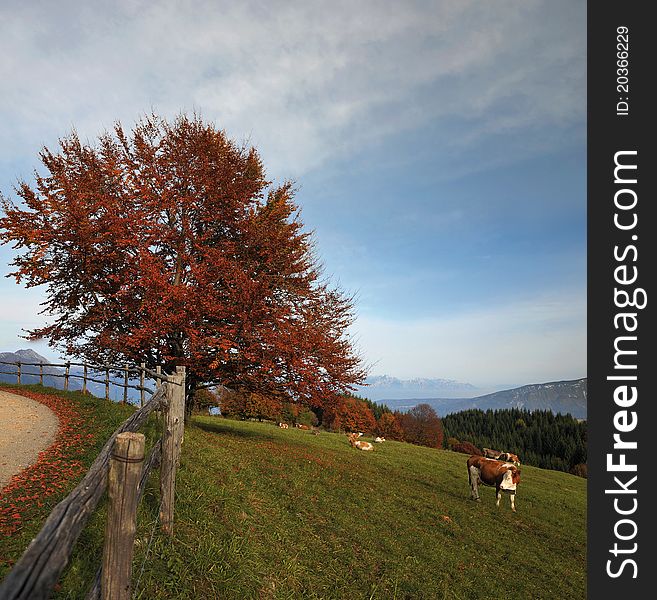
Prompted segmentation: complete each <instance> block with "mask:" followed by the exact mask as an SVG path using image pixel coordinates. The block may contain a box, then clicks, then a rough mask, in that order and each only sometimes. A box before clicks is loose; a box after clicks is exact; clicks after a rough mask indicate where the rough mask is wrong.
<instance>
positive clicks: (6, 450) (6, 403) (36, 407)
mask: <svg viewBox="0 0 657 600" xmlns="http://www.w3.org/2000/svg"><path fill="white" fill-rule="evenodd" d="M58 429H59V419H58V418H57V415H55V413H54V412H53V411H52V410H50V409H49V408H48V407H47V406H44V405H43V404H41V403H40V402H37V401H36V400H31V399H30V398H24V397H23V396H18V395H16V394H10V393H9V392H5V391H2V390H0V490H2V488H4V487H5V486H6V485H7V484H8V483H9V481H10V480H11V478H12V477H13V476H14V475H15V474H16V473H20V472H21V471H22V470H23V469H24V468H25V467H28V466H29V465H31V464H33V463H34V462H35V461H36V459H37V457H38V456H39V452H41V451H42V450H45V449H46V448H47V447H48V446H50V444H52V442H53V441H54V439H55V436H56V435H57V430H58Z"/></svg>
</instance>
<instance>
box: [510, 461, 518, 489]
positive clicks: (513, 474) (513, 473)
mask: <svg viewBox="0 0 657 600" xmlns="http://www.w3.org/2000/svg"><path fill="white" fill-rule="evenodd" d="M509 471H511V481H513V483H514V484H515V485H518V484H519V483H520V469H519V468H518V467H515V466H513V467H510V468H509Z"/></svg>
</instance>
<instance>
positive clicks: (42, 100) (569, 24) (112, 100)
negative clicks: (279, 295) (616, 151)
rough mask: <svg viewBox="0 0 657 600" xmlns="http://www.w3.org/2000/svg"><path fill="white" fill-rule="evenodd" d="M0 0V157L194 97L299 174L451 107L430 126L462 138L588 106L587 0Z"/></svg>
mask: <svg viewBox="0 0 657 600" xmlns="http://www.w3.org/2000/svg"><path fill="white" fill-rule="evenodd" d="M3 6H4V10H3V9H0V23H3V25H2V26H1V28H2V31H1V32H0V33H1V35H0V56H1V57H2V58H1V59H0V77H2V79H3V81H5V82H11V84H10V85H9V86H6V88H5V91H4V93H3V95H2V97H1V98H0V118H2V120H3V123H5V124H6V127H4V128H3V132H2V133H0V148H2V151H1V152H2V156H3V158H4V157H7V156H8V155H9V154H10V153H11V154H13V155H14V156H15V154H16V152H19V153H20V152H24V153H27V154H29V155H31V156H33V155H34V154H35V152H36V150H37V148H35V144H36V145H37V147H38V146H39V145H41V144H42V143H47V144H50V145H52V144H53V142H54V140H55V139H56V138H57V137H58V136H61V135H63V134H65V133H66V132H67V131H68V130H70V129H71V127H73V126H75V127H76V128H77V129H78V130H79V131H80V133H81V134H82V135H83V136H88V137H90V138H95V136H96V135H97V134H98V133H99V131H101V130H102V129H103V128H107V127H111V125H112V123H113V121H114V120H115V119H121V120H123V121H124V122H125V123H127V124H129V123H132V122H133V120H134V119H135V118H136V117H137V116H138V115H139V114H143V113H144V112H147V111H150V110H151V109H153V110H155V111H157V112H159V113H161V114H164V115H165V116H169V117H170V116H172V115H174V114H176V113H177V112H179V111H180V110H188V111H189V110H193V109H199V110H201V111H202V113H203V114H204V115H205V116H206V118H210V119H215V120H216V121H217V123H218V125H220V126H221V127H225V128H226V129H227V130H228V132H229V133H230V134H231V135H233V136H235V137H237V138H240V139H241V138H244V137H247V138H249V139H250V140H251V141H252V142H253V143H254V144H256V145H257V146H258V147H259V148H261V150H262V152H263V155H264V157H265V164H268V165H269V166H270V168H271V171H272V173H273V174H275V175H276V176H280V175H281V174H282V175H285V176H287V175H291V176H293V177H298V176H300V175H301V174H302V173H304V172H305V171H307V170H309V169H312V168H315V167H317V166H319V165H322V164H324V163H325V162H327V161H330V160H332V159H334V158H336V157H338V156H344V155H345V154H349V153H356V152H359V151H362V149H363V148H366V147H367V145H368V144H374V143H377V142H378V141H380V140H381V139H382V138H383V137H385V136H388V135H392V134H395V133H399V132H403V131H407V130H410V129H413V128H418V127H422V126H423V125H426V124H427V123H431V122H436V121H438V122H440V121H441V120H444V121H445V123H448V122H449V123H453V122H454V121H455V120H460V121H462V135H461V136H459V137H458V138H455V139H454V141H453V142H450V141H449V140H441V143H443V144H445V145H448V146H449V145H451V144H454V145H455V147H458V146H459V145H461V146H462V145H464V144H466V145H467V144H472V143H475V142H476V141H477V140H480V139H481V138H482V136H483V137H485V136H491V135H494V134H496V133H499V132H508V131H513V130H517V129H518V128H519V127H525V126H527V125H528V124H529V125H531V126H533V127H536V126H538V125H545V126H547V127H553V128H554V127H556V128H557V129H559V130H562V131H564V132H567V131H568V130H569V127H570V126H571V125H572V124H573V123H575V122H577V121H578V120H579V121H581V120H582V119H583V115H584V111H585V100H584V94H585V80H584V68H583V66H582V65H583V63H584V61H585V39H584V36H578V35H573V31H579V30H581V29H582V28H583V26H584V25H585V21H584V16H585V12H584V9H585V3H576V4H574V5H573V3H570V2H558V3H557V2H537V1H528V0H522V1H521V0H503V1H499V2H495V3H488V2H483V1H481V0H479V1H472V0H470V1H466V0H458V1H456V0H450V1H443V2H436V3H425V2H405V3H387V4H386V6H385V10H384V9H383V8H382V5H381V4H380V3H376V2H360V3H357V4H353V3H349V2H332V3H314V2H272V3H260V2H247V3H228V2H209V1H207V2H204V1H196V2H177V1H168V2H157V3H149V2H138V1H123V2H118V3H83V4H80V3H77V2H73V3H63V4H62V3H57V4H56V5H55V4H51V3H45V2H44V3H24V2H21V3H18V2H16V3H4V4H3ZM580 21H581V22H580ZM564 82H566V85H564ZM537 141H538V140H537Z"/></svg>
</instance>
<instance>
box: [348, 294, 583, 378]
mask: <svg viewBox="0 0 657 600" xmlns="http://www.w3.org/2000/svg"><path fill="white" fill-rule="evenodd" d="M583 296H584V295H583V294H582V293H581V291H577V290H573V291H566V292H564V294H563V295H560V296H538V297H535V298H530V299H524V300H522V301H518V302H515V303H510V304H505V305H498V306H491V307H490V308H488V309H484V310H482V309H480V308H476V309H473V310H471V311H464V312H462V313H460V314H453V315H450V316H445V317H442V318H425V319H413V318H409V319H406V320H401V319H392V318H380V317H376V316H370V315H367V314H365V315H361V316H360V317H359V319H358V321H357V322H356V324H355V325H354V335H355V336H356V337H357V338H358V339H359V343H360V345H361V347H363V348H367V349H368V351H367V352H365V359H366V360H367V361H368V362H370V363H371V364H374V368H373V372H374V373H376V374H391V373H392V374H394V375H397V376H401V377H416V376H429V377H443V378H447V379H457V380H460V381H467V382H470V383H474V384H476V385H497V384H519V385H521V384H527V383H537V382H542V381H551V380H558V379H571V378H572V379H575V378H578V377H583V376H585V375H586V302H585V299H584V297H583ZM564 365H565V366H564Z"/></svg>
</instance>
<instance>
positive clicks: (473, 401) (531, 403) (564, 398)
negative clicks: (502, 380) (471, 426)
mask: <svg viewBox="0 0 657 600" xmlns="http://www.w3.org/2000/svg"><path fill="white" fill-rule="evenodd" d="M586 400H587V379H586V378H585V377H584V378H582V379H574V380H570V381H551V382H548V383H537V384H531V385H523V386H521V387H517V388H513V389H509V390H502V391H498V392H493V393H491V394H485V395H482V396H476V397H474V398H435V397H434V398H426V397H414V398H396V399H395V398H390V399H386V400H385V401H384V402H383V403H385V404H386V405H387V406H389V407H390V408H391V409H393V410H401V411H405V410H408V409H410V408H413V407H414V406H416V405H418V404H421V403H424V404H429V405H430V406H432V407H433V408H434V410H435V411H436V412H437V413H438V415H440V416H443V415H446V414H449V413H455V412H460V411H463V410H468V409H471V408H478V409H481V410H489V409H490V410H499V409H505V408H523V409H526V410H529V411H534V410H550V411H552V412H553V413H561V414H568V413H569V414H571V415H572V416H573V417H575V418H577V419H586V414H587V413H586Z"/></svg>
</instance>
